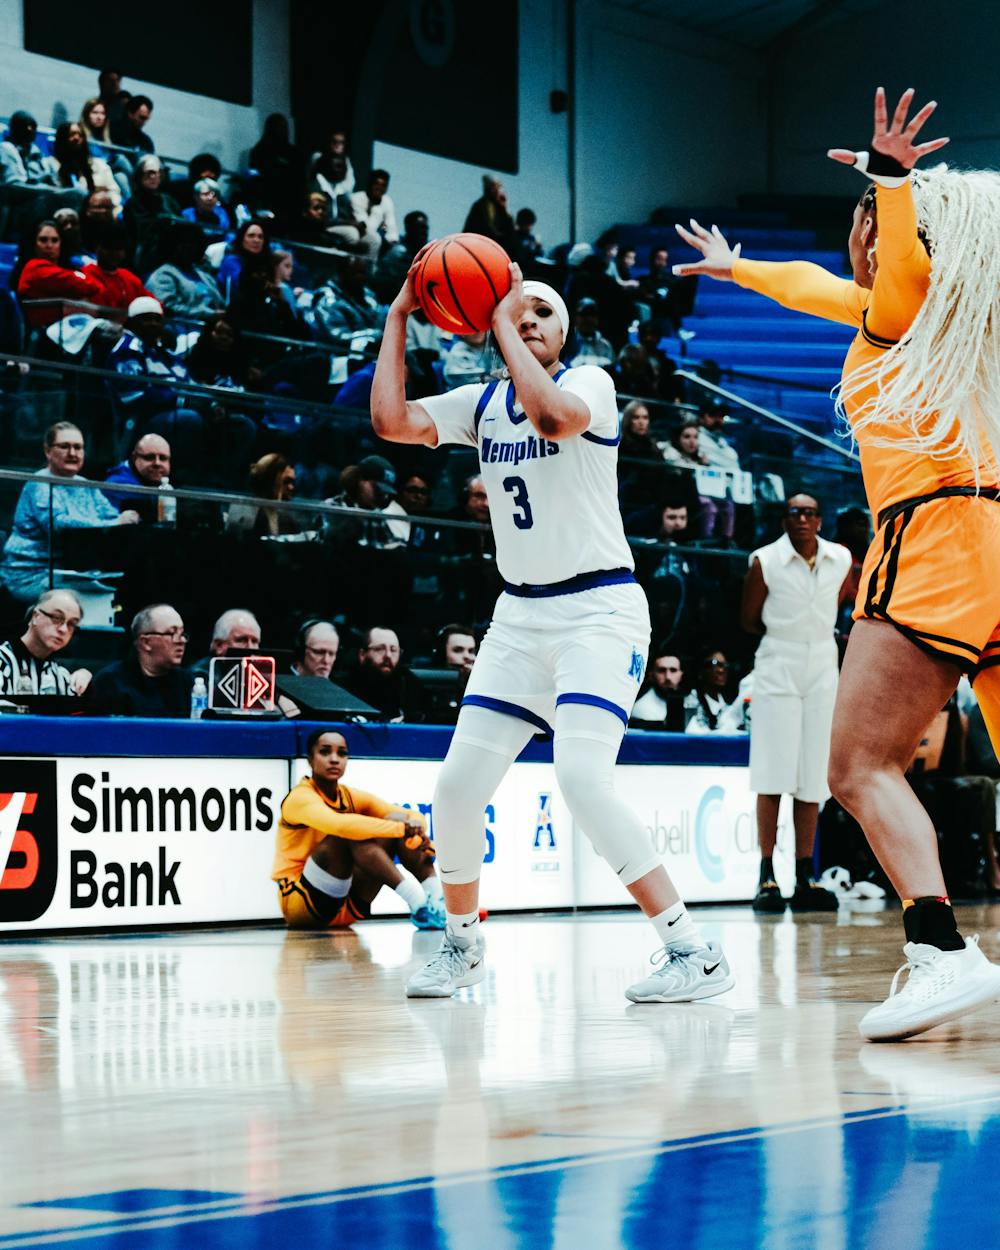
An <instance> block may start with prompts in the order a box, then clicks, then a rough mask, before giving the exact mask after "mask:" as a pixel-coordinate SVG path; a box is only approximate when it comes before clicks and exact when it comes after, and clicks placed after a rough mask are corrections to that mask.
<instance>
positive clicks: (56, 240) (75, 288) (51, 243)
mask: <svg viewBox="0 0 1000 1250" xmlns="http://www.w3.org/2000/svg"><path fill="white" fill-rule="evenodd" d="M10 283H11V287H12V288H13V289H14V290H15V291H16V292H17V298H18V299H19V300H20V301H21V304H22V305H26V304H29V303H31V301H33V300H57V301H64V300H65V301H67V302H72V301H84V302H90V303H96V295H97V290H96V288H95V287H94V284H93V283H92V282H91V280H90V279H89V278H88V277H87V276H86V275H85V274H84V273H82V272H81V271H80V270H79V269H74V268H72V266H71V265H70V263H69V258H68V257H67V256H66V254H65V243H64V241H63V238H62V235H61V234H60V233H59V227H58V226H57V225H56V223H55V222H54V221H53V220H51V219H46V220H43V221H40V222H38V223H37V224H36V225H35V226H33V227H32V229H31V232H30V233H29V234H28V235H27V236H26V237H25V238H24V239H23V240H22V242H21V247H20V251H19V253H18V258H17V262H16V263H15V265H14V269H13V271H12V272H11V275H10ZM65 312H66V308H65V305H64V304H63V303H62V302H59V303H50V304H46V305H44V306H42V307H40V308H28V307H25V309H24V319H25V321H26V322H27V324H28V325H29V326H47V325H51V324H52V322H54V321H58V320H59V319H60V318H61V317H63V316H64V315H65Z"/></svg>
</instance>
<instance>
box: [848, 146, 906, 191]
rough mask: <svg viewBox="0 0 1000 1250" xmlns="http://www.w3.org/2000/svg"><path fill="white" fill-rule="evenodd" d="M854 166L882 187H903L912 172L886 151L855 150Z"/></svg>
mask: <svg viewBox="0 0 1000 1250" xmlns="http://www.w3.org/2000/svg"><path fill="white" fill-rule="evenodd" d="M854 168H855V169H856V170H857V171H858V173H859V174H865V175H866V176H867V177H869V178H870V179H871V180H872V182H874V183H877V185H878V186H880V187H901V186H902V185H903V183H904V182H908V181H909V177H910V173H911V172H912V171H911V170H909V169H907V168H906V166H905V165H901V164H900V163H899V161H897V160H896V158H895V157H894V156H886V155H885V153H884V152H855V153H854Z"/></svg>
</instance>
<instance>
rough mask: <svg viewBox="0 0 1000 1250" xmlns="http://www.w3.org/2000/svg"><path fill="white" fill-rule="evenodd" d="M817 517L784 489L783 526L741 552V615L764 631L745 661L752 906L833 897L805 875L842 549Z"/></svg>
mask: <svg viewBox="0 0 1000 1250" xmlns="http://www.w3.org/2000/svg"><path fill="white" fill-rule="evenodd" d="M822 524H823V518H822V515H821V512H820V506H819V504H818V503H817V501H816V500H815V499H814V498H813V497H812V495H805V494H799V495H793V496H792V497H791V498H790V499H789V500H788V502H787V504H786V507H785V516H784V520H783V522H782V528H783V529H784V533H783V534H782V536H781V537H780V538H779V539H778V540H777V542H773V543H771V544H770V545H769V546H767V547H761V548H759V549H758V550H757V551H755V552H753V553H752V555H751V556H750V570H749V572H748V573H747V576H746V581H745V583H744V587H743V604H742V610H741V623H742V625H743V628H744V629H745V630H747V631H748V632H749V633H751V634H760V635H763V637H762V639H761V643H760V646H759V647H758V648H757V656H756V659H755V661H754V671H753V701H752V707H751V724H750V787H751V789H752V790H753V791H754V793H755V794H756V795H757V837H758V840H759V843H760V853H761V868H760V884H759V886H758V889H757V895H756V897H755V898H754V901H753V908H754V910H755V911H758V912H780V911H783V910H784V908H785V906H786V904H787V905H789V906H790V907H791V908H792V910H793V911H836V909H837V900H836V898H835V897H834V895H833V894H831V893H830V892H829V891H828V890H824V889H822V888H821V887H820V886H819V885H817V884H816V882H815V881H814V880H813V846H814V843H815V840H816V821H817V819H818V816H819V805H820V804H821V803H823V802H825V801H826V800H827V799H828V798H829V797H830V791H829V789H828V788H827V783H826V773H827V764H828V761H829V755H830V728H831V725H832V723H833V705H834V701H835V699H836V694H837V675H838V672H837V644H836V642H835V641H834V634H833V631H834V627H835V625H836V620H837V609H838V607H839V606H840V603H841V601H842V599H843V597H844V595H845V594H846V593H847V580H848V576H849V574H850V570H851V553H850V552H849V551H848V550H847V548H846V547H841V546H840V544H839V543H830V542H826V540H825V539H822V538H820V536H819V532H820V529H821V528H822ZM783 794H791V795H792V796H793V805H792V813H793V822H794V825H795V891H794V893H793V894H792V896H791V898H790V899H786V898H784V897H783V896H782V893H781V890H780V889H779V887H778V884H777V882H776V880H775V877H774V866H773V856H774V847H775V842H776V839H777V832H778V808H779V806H780V804H781V796H782V795H783Z"/></svg>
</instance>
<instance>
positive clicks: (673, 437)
mask: <svg viewBox="0 0 1000 1250" xmlns="http://www.w3.org/2000/svg"><path fill="white" fill-rule="evenodd" d="M700 434H701V424H700V423H699V422H698V421H684V422H683V423H682V424H681V425H678V426H677V427H676V428H675V429H673V430H671V432H670V442H669V443H668V444H667V446H666V447H664V449H663V454H664V456H665V457H666V460H667V463H668V464H676V465H678V466H679V467H680V468H684V469H696V468H698V467H699V465H705V464H707V463H708V461H707V459H706V458H705V455H704V453H703V452H702V450H701V445H700Z"/></svg>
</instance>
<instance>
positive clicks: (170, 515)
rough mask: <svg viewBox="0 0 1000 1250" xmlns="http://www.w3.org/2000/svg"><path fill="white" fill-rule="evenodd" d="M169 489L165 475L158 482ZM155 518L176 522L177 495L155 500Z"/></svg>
mask: <svg viewBox="0 0 1000 1250" xmlns="http://www.w3.org/2000/svg"><path fill="white" fill-rule="evenodd" d="M169 489H170V478H169V477H165V478H164V479H163V481H162V482H161V483H160V490H161V491H164V492H166V491H168V490H169ZM156 519H157V521H159V523H160V524H161V525H176V524H177V496H176V495H168V494H166V493H164V494H162V495H161V496H160V497H159V499H157V501H156ZM203 684H204V683H203Z"/></svg>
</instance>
